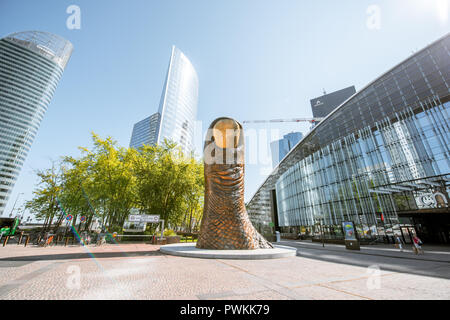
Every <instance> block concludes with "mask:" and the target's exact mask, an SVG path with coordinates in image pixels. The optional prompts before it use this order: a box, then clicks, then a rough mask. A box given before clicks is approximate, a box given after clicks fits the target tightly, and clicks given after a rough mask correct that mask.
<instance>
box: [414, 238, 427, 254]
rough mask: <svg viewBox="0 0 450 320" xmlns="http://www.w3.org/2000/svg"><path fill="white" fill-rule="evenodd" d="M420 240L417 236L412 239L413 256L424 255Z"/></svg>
mask: <svg viewBox="0 0 450 320" xmlns="http://www.w3.org/2000/svg"><path fill="white" fill-rule="evenodd" d="M422 244H423V242H422V240H420V239H419V237H418V236H414V237H413V250H414V253H415V254H424V251H423V249H422Z"/></svg>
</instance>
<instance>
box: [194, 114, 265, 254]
mask: <svg viewBox="0 0 450 320" xmlns="http://www.w3.org/2000/svg"><path fill="white" fill-rule="evenodd" d="M244 151H245V146H244V132H243V128H242V125H241V124H240V123H238V122H237V121H235V120H233V119H231V118H218V119H216V120H214V121H213V122H212V124H211V125H210V127H209V129H208V133H207V136H206V141H205V145H204V165H205V166H204V168H205V169H204V170H205V200H204V201H205V204H204V208H203V218H202V223H201V228H200V235H199V238H198V242H197V248H201V249H216V250H233V249H267V248H273V247H272V245H271V244H270V243H269V242H268V241H267V240H266V239H264V238H263V237H262V236H261V235H260V234H259V233H258V231H256V229H255V228H254V227H253V225H252V223H251V221H250V219H249V217H248V214H247V210H246V209H245V204H244V159H245V155H244Z"/></svg>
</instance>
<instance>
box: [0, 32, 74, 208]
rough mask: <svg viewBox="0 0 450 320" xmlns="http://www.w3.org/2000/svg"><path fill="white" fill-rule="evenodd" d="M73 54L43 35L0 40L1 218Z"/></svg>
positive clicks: (55, 38) (64, 44) (27, 34)
mask: <svg viewBox="0 0 450 320" xmlns="http://www.w3.org/2000/svg"><path fill="white" fill-rule="evenodd" d="M72 50H73V46H72V44H71V43H70V42H68V41H67V40H64V39H63V38H61V37H59V36H56V35H53V34H50V33H46V32H39V31H29V32H20V33H15V34H12V35H9V36H7V37H5V38H2V39H0V215H2V214H3V211H4V209H5V206H6V202H7V200H8V197H9V194H10V192H11V190H12V188H13V186H14V183H15V181H16V179H17V177H18V175H19V173H20V170H21V168H22V165H23V162H24V161H25V158H26V156H27V153H28V151H29V150H30V147H31V144H32V142H33V140H34V137H35V135H36V133H37V131H38V129H39V125H40V123H41V121H42V118H43V117H44V114H45V111H46V110H47V107H48V105H49V103H50V101H51V99H52V96H53V94H54V92H55V89H56V86H57V84H58V81H59V79H60V78H61V75H62V73H63V71H64V68H65V67H66V64H67V62H68V61H69V58H70V56H71V54H72Z"/></svg>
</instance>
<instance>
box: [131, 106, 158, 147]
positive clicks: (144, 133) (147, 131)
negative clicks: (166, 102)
mask: <svg viewBox="0 0 450 320" xmlns="http://www.w3.org/2000/svg"><path fill="white" fill-rule="evenodd" d="M159 121H160V115H159V113H155V114H152V115H151V116H150V117H148V118H145V119H144V120H141V121H139V122H138V123H136V124H135V125H134V126H133V133H132V134H131V141H130V148H135V149H139V148H140V147H142V146H143V145H144V144H146V145H155V144H156V139H157V134H158V131H159Z"/></svg>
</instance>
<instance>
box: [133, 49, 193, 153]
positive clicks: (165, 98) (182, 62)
mask: <svg viewBox="0 0 450 320" xmlns="http://www.w3.org/2000/svg"><path fill="white" fill-rule="evenodd" d="M197 103H198V77H197V72H196V71H195V69H194V67H193V65H192V63H191V62H190V61H189V59H188V58H186V56H185V55H184V54H183V52H181V51H180V50H179V49H178V48H176V47H175V46H173V47H172V54H171V56H170V62H169V68H168V71H167V75H166V80H165V82H164V87H163V92H162V95H161V101H160V103H159V110H158V112H157V113H155V114H153V115H152V116H150V117H149V118H146V119H144V120H142V121H139V122H138V123H136V124H135V125H134V127H133V133H132V136H131V141H130V147H132V148H136V149H137V148H139V147H140V146H142V145H143V144H150V145H155V144H162V143H163V142H164V139H167V140H171V141H173V142H176V143H177V144H178V146H180V147H181V149H182V150H183V153H184V154H185V155H190V153H191V151H193V149H194V125H195V119H196V116H197Z"/></svg>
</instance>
